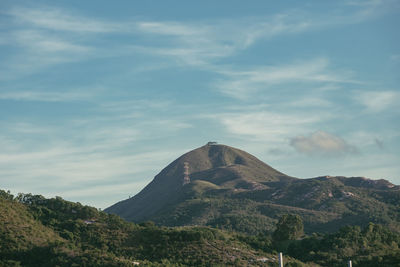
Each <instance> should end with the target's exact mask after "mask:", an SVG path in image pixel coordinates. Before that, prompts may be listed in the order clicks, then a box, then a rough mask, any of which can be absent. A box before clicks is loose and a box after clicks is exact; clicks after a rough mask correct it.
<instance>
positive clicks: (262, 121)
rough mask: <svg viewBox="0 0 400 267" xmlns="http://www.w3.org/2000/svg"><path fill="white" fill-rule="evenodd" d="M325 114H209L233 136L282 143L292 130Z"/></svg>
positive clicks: (300, 127)
mask: <svg viewBox="0 0 400 267" xmlns="http://www.w3.org/2000/svg"><path fill="white" fill-rule="evenodd" d="M325 116H326V114H322V113H320V114H314V115H310V114H300V113H297V114H282V113H276V112H268V111H251V112H245V111H242V112H234V113H222V114H217V115H213V116H210V117H211V118H214V119H216V120H217V121H219V122H220V123H221V124H222V125H223V126H225V128H226V130H227V131H228V132H229V133H230V134H231V135H233V136H236V137H238V138H243V139H251V140H257V141H264V142H268V143H275V144H278V143H279V144H284V143H286V141H287V139H288V138H289V137H290V136H291V135H292V134H293V133H294V132H302V131H304V130H305V129H306V128H307V127H308V126H310V125H312V124H313V123H317V122H319V121H321V120H322V118H324V117H325Z"/></svg>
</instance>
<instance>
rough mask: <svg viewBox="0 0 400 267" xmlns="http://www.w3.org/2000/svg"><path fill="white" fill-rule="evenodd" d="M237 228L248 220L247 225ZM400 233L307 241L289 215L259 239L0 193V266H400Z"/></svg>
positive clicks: (381, 230)
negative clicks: (281, 258)
mask: <svg viewBox="0 0 400 267" xmlns="http://www.w3.org/2000/svg"><path fill="white" fill-rule="evenodd" d="M237 223H240V222H239V221H238V222H237ZM399 246H400V235H399V234H398V233H396V232H393V231H391V230H389V229H388V228H387V227H384V226H381V225H377V224H372V223H371V224H369V225H367V226H366V227H364V228H362V229H361V228H360V227H358V226H351V227H350V226H349V227H345V228H342V229H340V230H339V231H338V232H335V233H331V234H313V235H310V236H304V234H303V225H302V219H301V217H300V216H298V215H284V216H282V217H281V218H280V220H279V221H278V223H277V225H276V228H275V229H274V231H273V232H271V231H265V232H263V233H260V234H258V235H248V234H243V233H237V232H227V231H221V230H217V229H214V228H209V227H175V228H168V227H158V226H156V225H154V223H152V222H146V223H141V224H134V223H130V222H126V221H124V220H123V219H121V218H120V217H118V216H116V215H110V214H106V213H104V212H101V211H99V210H97V209H95V208H92V207H88V206H83V205H81V204H79V203H73V202H69V201H65V200H63V199H62V198H60V197H56V198H52V199H46V198H44V197H43V196H37V195H31V194H19V195H18V196H16V197H14V196H12V195H11V194H9V193H7V192H5V191H2V190H0V266H135V264H137V263H139V264H140V266H226V265H231V266H265V265H268V266H277V257H276V255H277V251H283V252H284V254H285V262H286V265H285V266H319V265H321V266H345V263H346V261H347V260H348V259H352V260H353V266H399V263H400V249H399Z"/></svg>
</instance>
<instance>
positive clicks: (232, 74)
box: [215, 58, 359, 99]
mask: <svg viewBox="0 0 400 267" xmlns="http://www.w3.org/2000/svg"><path fill="white" fill-rule="evenodd" d="M220 73H221V74H222V75H224V76H225V77H226V79H225V80H220V81H218V82H217V83H216V85H215V86H216V88H218V89H219V90H220V92H221V93H223V94H225V95H228V96H230V97H233V98H237V99H246V98H248V97H250V96H251V95H253V94H254V93H257V92H260V91H262V90H264V89H269V88H271V87H272V86H276V85H280V84H294V83H296V85H298V84H299V83H303V84H310V83H313V84H316V83H317V84H318V83H359V82H358V81H356V80H354V79H352V77H351V76H350V75H349V74H348V73H340V72H339V73H338V72H337V71H336V72H335V71H332V70H330V68H329V60H328V59H326V58H316V59H312V60H308V61H305V62H300V63H293V64H291V65H281V66H264V67H259V68H253V69H250V70H247V71H224V70H223V71H220Z"/></svg>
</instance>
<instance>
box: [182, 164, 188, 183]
mask: <svg viewBox="0 0 400 267" xmlns="http://www.w3.org/2000/svg"><path fill="white" fill-rule="evenodd" d="M183 170H184V171H183V185H187V184H190V177H189V162H186V161H185V162H184V163H183Z"/></svg>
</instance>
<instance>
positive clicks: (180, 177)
mask: <svg viewBox="0 0 400 267" xmlns="http://www.w3.org/2000/svg"><path fill="white" fill-rule="evenodd" d="M185 165H187V167H186V168H187V170H186V171H187V173H188V174H189V178H190V183H189V184H186V185H185V184H184V178H185ZM398 200H400V187H399V186H396V185H394V184H391V183H390V182H388V181H387V180H383V179H381V180H371V179H367V178H364V177H349V178H347V177H343V176H320V177H316V178H308V179H299V178H295V177H291V176H288V175H286V174H284V173H282V172H279V171H278V170H276V169H274V168H272V167H271V166H269V165H268V164H266V163H264V162H262V161H261V160H259V159H257V158H256V157H254V156H253V155H251V154H249V153H247V152H245V151H242V150H239V149H236V148H233V147H230V146H226V145H219V144H207V145H205V146H202V147H199V148H197V149H194V150H192V151H189V152H187V153H185V154H184V155H182V156H180V157H179V158H177V159H176V160H174V161H173V162H172V163H170V164H169V165H168V166H167V167H165V168H164V169H163V170H162V171H161V172H160V173H159V174H157V175H156V176H155V178H154V179H153V180H152V181H151V182H150V183H149V184H148V185H147V186H146V187H145V188H144V189H143V190H142V191H141V192H139V193H138V194H137V195H136V196H134V197H133V198H130V199H127V200H124V201H120V202H118V203H116V204H114V205H112V206H111V207H109V208H107V209H106V210H105V211H106V212H109V213H115V214H117V215H120V216H121V217H123V218H125V219H127V220H130V221H134V222H140V221H145V220H153V221H155V222H156V223H157V224H160V225H167V226H182V225H208V226H214V227H219V228H222V229H232V230H239V231H243V232H251V233H257V232H260V231H265V230H271V229H272V228H273V225H274V224H275V223H276V220H277V218H278V217H279V216H280V215H281V214H283V213H285V212H288V211H290V212H291V213H296V214H299V215H301V216H302V217H303V220H304V222H305V229H306V231H309V232H311V231H313V229H314V230H318V231H334V230H337V229H338V228H340V227H341V226H343V225H346V224H348V223H350V224H355V225H360V226H364V225H365V224H367V223H368V222H369V221H373V222H377V223H383V224H386V225H388V226H389V227H391V228H392V229H395V230H400V224H399V221H400V215H399V211H398V209H397V207H396V205H397V204H396V203H400V202H398ZM369 210H371V211H372V212H369ZM393 215H394V216H393ZM246 224H247V225H248V227H247V228H246ZM250 228H254V229H250Z"/></svg>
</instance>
